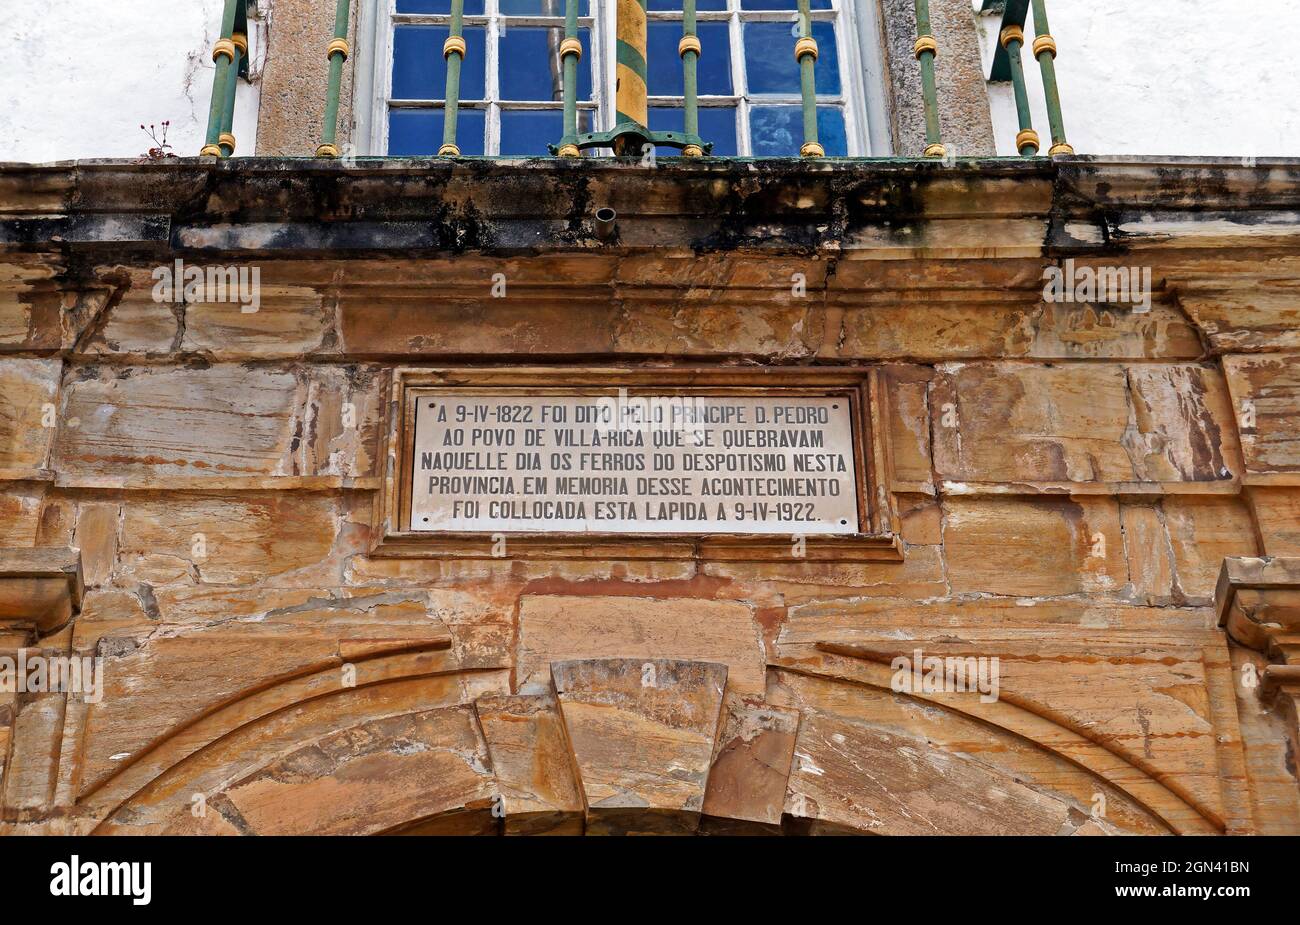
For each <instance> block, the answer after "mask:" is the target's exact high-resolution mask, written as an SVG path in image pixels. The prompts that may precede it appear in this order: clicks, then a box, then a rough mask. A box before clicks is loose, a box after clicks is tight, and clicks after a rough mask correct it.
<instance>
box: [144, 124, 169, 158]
mask: <svg viewBox="0 0 1300 925" xmlns="http://www.w3.org/2000/svg"><path fill="white" fill-rule="evenodd" d="M170 126H171V121H170V120H168V121H164V122H163V124H162V125H161V126H157V125H154V124H153V123H150V124H149V126H148V127H145V126H144V125H141V126H140V131H142V132H144V133H145V134H146V135H148V136H149V139H150V140H151V141H152V142H153V147H151V148H150V149H149V150H148V151H146V152H145V153H144V154H142V155H140V156H141V157H147V158H149V160H151V161H159V160H162V159H163V158H166V157H175V156H176V155H175V154H174V153H172V150H171V147H172V146H171V145H170V144H168V143H167V129H168V128H169V127H170ZM160 130H161V137H160V136H159V131H160Z"/></svg>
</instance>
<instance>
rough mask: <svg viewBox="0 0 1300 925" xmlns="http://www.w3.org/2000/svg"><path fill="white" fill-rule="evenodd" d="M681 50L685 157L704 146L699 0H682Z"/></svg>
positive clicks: (679, 45) (694, 154) (679, 46)
mask: <svg viewBox="0 0 1300 925" xmlns="http://www.w3.org/2000/svg"><path fill="white" fill-rule="evenodd" d="M677 54H678V55H680V56H681V59H682V85H683V86H684V88H685V89H684V90H683V91H682V92H683V95H684V98H685V99H684V103H683V106H682V119H683V121H682V131H683V134H685V135H686V142H687V143H686V145H685V146H683V147H682V157H701V156H702V155H703V154H704V149H703V148H701V147H700V145H699V143H698V142H699V137H700V99H699V80H698V78H697V76H696V71H697V69H698V65H699V61H700V37H699V36H698V35H696V33H695V0H682V40H681V41H680V42H678V43H677Z"/></svg>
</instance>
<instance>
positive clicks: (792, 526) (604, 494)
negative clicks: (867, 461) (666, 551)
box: [410, 390, 859, 535]
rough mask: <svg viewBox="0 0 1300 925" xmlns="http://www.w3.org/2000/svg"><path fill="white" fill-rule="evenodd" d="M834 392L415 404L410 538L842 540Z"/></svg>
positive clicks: (848, 506) (852, 504)
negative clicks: (428, 535) (668, 536)
mask: <svg viewBox="0 0 1300 925" xmlns="http://www.w3.org/2000/svg"><path fill="white" fill-rule="evenodd" d="M853 447H854V435H853V414H852V407H851V403H850V401H849V400H848V399H847V398H846V397H844V396H829V397H822V396H791V395H773V396H735V395H722V394H719V395H700V394H666V395H655V396H644V395H638V396H630V397H629V396H628V395H627V394H625V393H623V394H620V395H536V396H531V395H521V394H499V395H492V394H476V393H472V392H465V393H460V394H449V393H446V392H443V391H441V390H440V391H439V392H438V393H437V394H427V393H426V394H425V395H421V396H419V397H418V398H417V399H416V405H415V427H414V441H413V453H412V466H411V478H412V482H411V486H410V488H411V492H410V498H411V507H410V510H411V524H410V529H411V530H412V531H413V532H442V533H465V532H484V533H579V534H581V533H616V534H787V535H801V534H807V535H813V534H839V535H845V534H854V533H857V532H858V531H859V498H858V487H857V486H858V484H859V481H858V476H857V471H856V470H857V462H856V459H855V455H854V451H853Z"/></svg>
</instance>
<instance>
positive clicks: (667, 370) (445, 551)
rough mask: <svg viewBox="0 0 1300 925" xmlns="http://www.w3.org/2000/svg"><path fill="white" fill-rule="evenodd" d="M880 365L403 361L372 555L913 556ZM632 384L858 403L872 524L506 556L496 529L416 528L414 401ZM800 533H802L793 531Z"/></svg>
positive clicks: (856, 427) (529, 541) (588, 545)
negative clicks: (497, 548)
mask: <svg viewBox="0 0 1300 925" xmlns="http://www.w3.org/2000/svg"><path fill="white" fill-rule="evenodd" d="M884 387H885V386H884V381H883V375H882V373H881V371H880V370H879V368H877V367H860V368H846V367H816V366H810V367H757V366H755V367H734V366H690V367H684V366H637V367H628V366H532V367H520V366H472V367H446V366H442V367H436V368H426V367H411V366H403V367H397V368H395V369H394V370H393V371H392V375H391V377H390V379H389V382H388V395H387V396H386V405H387V408H388V415H387V417H388V426H387V427H386V428H385V434H384V444H385V445H384V448H383V452H382V455H381V458H382V459H384V478H383V484H382V487H381V489H380V491H379V494H378V496H377V498H376V502H375V505H374V514H373V520H372V532H371V535H372V537H373V542H372V545H371V548H370V555H371V556H374V557H377V558H401V559H497V558H503V559H559V560H574V559H576V560H583V559H585V560H610V559H616V560H617V559H645V560H679V559H694V560H698V561H715V562H787V563H791V564H800V563H804V562H879V561H892V562H897V561H901V560H902V558H903V554H902V543H901V541H900V539H899V520H898V513H897V511H896V509H895V508H894V505H893V496H892V493H891V492H890V490H889V486H890V484H891V482H892V478H891V473H890V472H889V471H888V468H889V461H890V459H891V454H890V452H889V446H888V438H889V432H890V430H889V422H888V420H887V418H886V415H887V408H888V403H887V402H886V401H885V400H884ZM618 388H627V389H631V390H637V391H653V392H654V393H656V394H673V393H677V392H680V393H690V392H692V391H699V392H713V393H717V392H723V393H725V392H727V391H734V392H735V393H736V394H740V395H752V396H754V397H766V396H780V395H782V394H789V395H795V394H804V395H807V394H825V395H844V396H846V397H847V398H848V399H849V400H850V401H851V402H852V404H853V405H854V414H853V421H852V424H853V443H854V455H855V462H856V466H857V476H858V511H859V518H860V519H859V528H860V532H858V533H856V534H851V535H825V536H821V535H813V536H806V537H805V538H804V544H805V549H804V552H805V555H804V556H803V558H795V557H793V556H792V555H791V537H790V536H787V535H785V534H779V533H778V534H673V533H665V534H635V533H507V534H505V536H506V537H507V540H506V550H507V552H506V554H505V555H504V556H500V555H494V554H493V546H494V544H495V541H494V539H493V536H494V534H491V533H486V532H481V533H461V532H457V533H430V532H427V531H413V530H404V529H402V528H401V525H402V524H404V523H407V522H408V521H409V519H410V486H411V478H410V473H411V472H412V471H413V469H412V467H413V465H414V453H413V450H412V444H413V443H414V438H415V405H414V401H413V398H414V397H415V396H418V395H422V394H427V392H428V391H431V390H437V389H448V390H456V391H464V390H467V389H470V390H472V389H484V390H488V389H494V390H503V389H517V390H520V391H521V392H524V391H526V392H527V394H529V395H530V396H531V395H537V394H544V393H545V392H547V391H550V392H552V393H555V394H572V393H574V392H576V391H581V390H584V389H586V390H591V391H593V392H595V391H598V390H608V389H618ZM792 535H793V534H792Z"/></svg>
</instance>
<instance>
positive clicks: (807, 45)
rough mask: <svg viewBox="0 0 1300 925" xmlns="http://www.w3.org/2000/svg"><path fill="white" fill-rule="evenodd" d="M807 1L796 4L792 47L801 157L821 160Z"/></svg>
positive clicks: (814, 49)
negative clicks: (795, 33) (796, 38)
mask: <svg viewBox="0 0 1300 925" xmlns="http://www.w3.org/2000/svg"><path fill="white" fill-rule="evenodd" d="M809 5H810V4H809V2H808V0H799V41H797V42H795V43H794V59H795V61H797V62H799V92H800V94H801V103H802V106H803V145H802V146H801V147H800V148H799V156H800V157H824V156H825V155H826V149H825V148H823V147H822V146H821V144H820V143H819V142H818V141H817V80H816V75H815V73H814V71H813V65H814V63H815V62H816V61H817V40H816V39H815V38H813V37H812V13H811V12H809Z"/></svg>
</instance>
